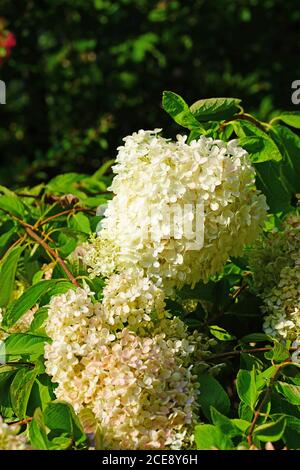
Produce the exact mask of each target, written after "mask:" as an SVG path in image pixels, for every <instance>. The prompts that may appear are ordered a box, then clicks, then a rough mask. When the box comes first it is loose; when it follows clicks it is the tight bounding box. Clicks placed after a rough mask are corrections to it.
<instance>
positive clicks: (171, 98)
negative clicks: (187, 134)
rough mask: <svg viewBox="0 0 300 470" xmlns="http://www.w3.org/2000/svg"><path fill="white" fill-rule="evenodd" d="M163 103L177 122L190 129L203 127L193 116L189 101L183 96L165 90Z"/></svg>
mask: <svg viewBox="0 0 300 470" xmlns="http://www.w3.org/2000/svg"><path fill="white" fill-rule="evenodd" d="M162 105H163V108H164V110H165V111H166V112H167V113H168V114H170V116H171V117H172V118H173V119H174V121H175V122H177V124H179V125H180V126H182V127H187V128H188V129H190V130H192V129H199V128H201V125H200V123H199V122H198V121H197V119H196V118H195V117H194V116H193V114H192V113H191V111H190V108H189V107H188V105H187V103H186V102H185V101H184V99H183V98H181V96H179V95H177V94H176V93H173V92H172V91H164V92H163V99H162Z"/></svg>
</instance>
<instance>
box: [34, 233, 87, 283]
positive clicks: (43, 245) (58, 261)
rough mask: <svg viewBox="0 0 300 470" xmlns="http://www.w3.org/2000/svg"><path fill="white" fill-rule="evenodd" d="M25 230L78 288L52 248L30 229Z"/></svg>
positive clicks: (62, 261) (73, 278) (75, 281)
mask: <svg viewBox="0 0 300 470" xmlns="http://www.w3.org/2000/svg"><path fill="white" fill-rule="evenodd" d="M25 230H26V232H27V233H28V235H29V236H30V237H31V238H32V239H33V240H35V241H36V242H37V243H38V244H39V245H41V246H42V247H43V248H44V250H45V251H46V252H47V253H48V254H49V255H50V256H51V257H52V258H54V259H55V261H56V262H57V263H58V264H59V265H60V266H61V268H62V269H63V271H64V272H65V273H66V275H67V277H68V278H69V280H70V281H71V282H72V284H74V286H76V287H79V284H78V282H77V280H76V279H75V277H74V276H73V274H72V273H71V271H70V270H69V269H68V267H67V265H66V263H65V262H64V260H63V259H62V258H61V257H60V256H59V255H58V254H57V253H56V251H55V250H53V248H51V247H50V246H49V245H48V243H46V242H45V240H43V239H42V238H41V237H40V236H39V235H38V234H37V233H35V232H34V231H33V229H32V228H31V227H25Z"/></svg>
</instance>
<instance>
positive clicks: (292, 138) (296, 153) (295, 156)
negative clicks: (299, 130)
mask: <svg viewBox="0 0 300 470" xmlns="http://www.w3.org/2000/svg"><path fill="white" fill-rule="evenodd" d="M272 134H273V135H274V140H276V142H277V145H278V147H279V148H280V151H281V153H282V155H283V162H282V164H281V167H280V173H281V175H282V178H284V180H285V181H286V182H287V184H288V188H289V190H290V194H291V196H292V194H295V193H298V192H300V178H299V174H300V137H299V136H298V135H297V134H295V133H294V132H293V131H291V129H289V128H287V127H285V126H280V125H277V126H274V127H273V128H272Z"/></svg>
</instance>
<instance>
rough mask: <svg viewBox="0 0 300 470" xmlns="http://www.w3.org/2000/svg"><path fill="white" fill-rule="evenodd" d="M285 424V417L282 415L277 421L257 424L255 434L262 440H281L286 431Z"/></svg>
mask: <svg viewBox="0 0 300 470" xmlns="http://www.w3.org/2000/svg"><path fill="white" fill-rule="evenodd" d="M285 425H286V422H285V418H284V416H282V417H281V418H279V419H278V420H277V421H275V422H271V423H267V424H262V425H261V426H257V427H256V428H255V430H254V433H253V435H254V436H255V437H256V438H257V439H259V440H260V441H262V442H274V441H279V440H280V439H281V437H282V435H283V433H284V429H285Z"/></svg>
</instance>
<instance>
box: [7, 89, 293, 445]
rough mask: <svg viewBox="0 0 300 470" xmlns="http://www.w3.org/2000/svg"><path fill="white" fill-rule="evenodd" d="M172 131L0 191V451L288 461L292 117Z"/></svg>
mask: <svg viewBox="0 0 300 470" xmlns="http://www.w3.org/2000/svg"><path fill="white" fill-rule="evenodd" d="M163 107H164V109H165V111H167V112H168V113H169V114H170V116H171V117H172V118H173V119H174V120H175V121H176V122H177V124H178V125H179V126H182V127H184V128H185V129H184V130H183V132H182V133H181V134H179V135H177V136H176V138H175V139H171V138H167V137H166V136H164V133H163V131H162V130H161V129H155V130H153V131H145V130H139V131H137V132H134V133H133V134H132V135H130V136H127V137H125V138H124V144H123V145H122V146H121V147H119V148H118V154H117V158H116V162H115V164H114V166H113V167H112V173H111V172H110V171H109V167H110V164H111V163H112V162H110V164H107V165H105V166H104V167H102V168H100V169H99V170H98V171H97V172H96V173H95V174H94V175H92V176H87V175H83V174H75V173H69V174H64V175H60V176H57V177H55V178H53V179H52V180H51V181H49V183H48V184H46V185H43V186H38V187H34V188H20V189H19V190H18V191H14V192H12V191H10V190H9V189H8V188H5V187H1V188H0V191H1V195H0V211H1V225H0V251H1V252H0V256H1V264H0V281H1V287H2V288H1V291H0V307H1V330H0V338H1V343H0V360H1V364H2V365H0V416H1V421H0V447H1V448H3V449H44V450H51V449H78V450H85V449H86V450H87V449H90V450H103V449H122V450H123V449H143V450H146V449H158V450H160V449H200V450H201V449H220V450H230V449H265V448H271V449H283V448H287V449H299V448H300V431H299V429H300V413H299V404H300V379H299V363H300V358H299V356H300V354H299V350H298V349H299V348H298V347H299V341H300V336H299V335H300V312H299V307H300V301H299V300H300V297H299V295H300V290H299V280H300V271H299V266H300V216H299V213H298V209H297V207H298V194H299V193H300V187H299V178H298V177H297V175H298V171H299V170H300V163H299V155H298V150H299V147H300V145H299V137H298V135H297V134H296V133H295V132H294V131H293V130H292V129H291V128H292V127H295V128H299V127H300V116H299V115H298V114H297V113H282V114H278V117H276V118H275V119H273V120H272V121H271V122H270V123H264V122H261V121H258V120H257V119H256V118H254V117H253V116H251V115H249V114H247V113H245V112H244V110H243V109H242V108H241V105H240V100H238V99H235V98H214V99H207V100H200V101H198V102H196V103H194V104H193V105H192V106H190V107H189V106H188V105H187V103H186V102H185V101H184V100H183V99H182V98H181V97H180V96H178V95H176V94H175V93H172V92H165V93H164V96H163Z"/></svg>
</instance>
